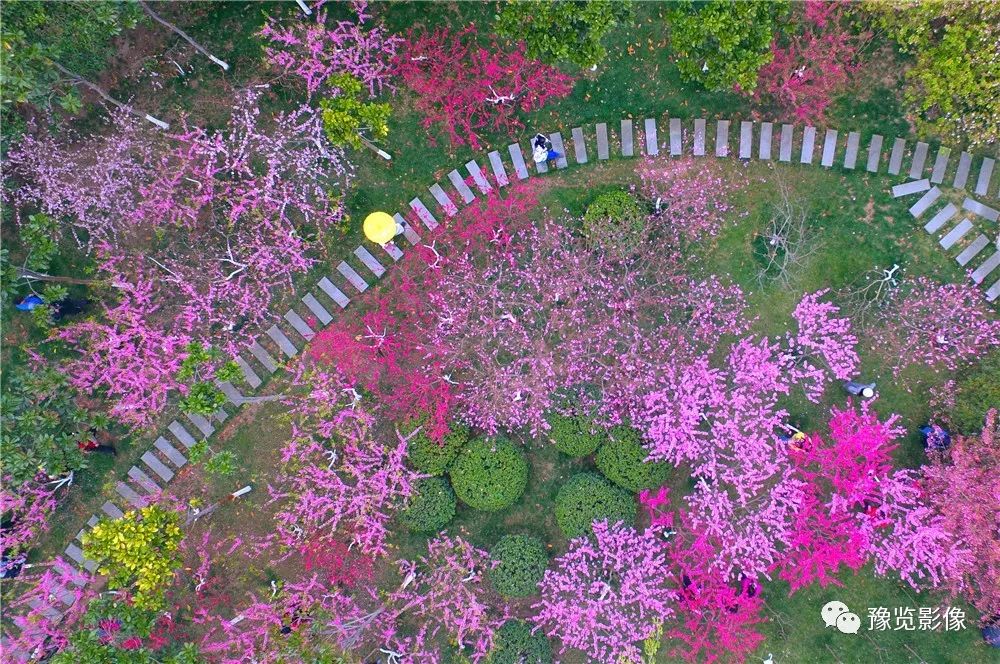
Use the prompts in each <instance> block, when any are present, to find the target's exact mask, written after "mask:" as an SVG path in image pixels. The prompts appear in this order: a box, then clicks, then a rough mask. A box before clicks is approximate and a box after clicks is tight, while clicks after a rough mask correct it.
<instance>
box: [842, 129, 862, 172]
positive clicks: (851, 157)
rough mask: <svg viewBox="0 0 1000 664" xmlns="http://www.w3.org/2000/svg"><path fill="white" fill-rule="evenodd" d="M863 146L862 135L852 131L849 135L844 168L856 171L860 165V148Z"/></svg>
mask: <svg viewBox="0 0 1000 664" xmlns="http://www.w3.org/2000/svg"><path fill="white" fill-rule="evenodd" d="M860 144H861V134H860V133H859V132H856V131H852V132H851V133H849V134H848V135H847V150H846V151H845V152H844V168H847V169H849V170H852V171H853V170H854V167H855V166H857V165H858V146H859V145H860Z"/></svg>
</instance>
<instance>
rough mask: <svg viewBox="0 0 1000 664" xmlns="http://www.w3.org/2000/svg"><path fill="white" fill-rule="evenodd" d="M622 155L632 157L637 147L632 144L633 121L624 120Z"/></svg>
mask: <svg viewBox="0 0 1000 664" xmlns="http://www.w3.org/2000/svg"><path fill="white" fill-rule="evenodd" d="M621 138H622V156H623V157H632V156H634V155H635V148H634V146H633V145H632V140H633V136H632V121H631V120H622V133H621Z"/></svg>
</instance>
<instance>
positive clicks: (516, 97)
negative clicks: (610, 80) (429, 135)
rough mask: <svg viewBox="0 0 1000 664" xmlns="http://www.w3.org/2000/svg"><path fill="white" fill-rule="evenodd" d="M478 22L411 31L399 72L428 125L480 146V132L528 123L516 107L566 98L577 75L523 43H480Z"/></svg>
mask: <svg viewBox="0 0 1000 664" xmlns="http://www.w3.org/2000/svg"><path fill="white" fill-rule="evenodd" d="M476 34H477V33H476V28H475V26H474V25H469V26H468V27H466V28H464V29H462V30H461V31H459V32H455V33H452V32H451V31H450V30H448V29H447V28H438V29H436V30H434V31H428V32H422V33H419V34H417V33H414V32H412V31H411V32H410V33H409V34H408V35H407V39H406V42H405V43H404V44H403V47H402V49H401V51H400V53H399V55H398V56H397V57H396V60H395V67H396V74H397V75H398V76H399V77H400V78H401V79H402V80H403V82H404V83H405V85H406V87H408V88H409V89H410V90H412V91H413V92H414V93H415V94H416V95H417V101H416V108H417V110H418V111H419V112H420V113H421V114H422V115H423V116H424V119H423V125H424V127H425V128H430V127H432V126H434V125H440V126H441V128H442V129H444V131H445V132H446V133H447V135H448V138H449V140H450V142H451V144H452V145H464V144H465V143H468V144H469V145H471V146H472V149H473V150H478V149H479V148H480V136H479V132H481V131H489V132H503V133H507V134H510V135H513V134H514V133H515V132H517V131H519V130H521V129H522V128H523V127H524V123H523V122H522V121H521V120H520V118H519V117H518V116H517V112H518V111H519V110H520V111H523V112H525V113H527V112H530V111H534V110H537V109H539V108H541V107H542V106H544V105H545V104H546V103H547V102H549V101H550V100H553V99H559V98H561V97H565V96H566V95H568V94H569V93H570V90H571V89H572V82H573V79H572V78H571V77H569V76H567V75H566V74H563V73H561V72H560V71H559V70H558V69H556V68H554V67H552V66H549V65H546V64H543V63H541V62H538V61H535V60H531V59H530V58H529V57H528V56H527V54H526V51H525V46H524V43H523V42H520V43H518V44H517V45H515V46H514V47H513V50H509V49H507V48H505V47H503V46H502V45H501V44H500V43H499V42H498V41H497V40H496V39H495V38H490V41H489V43H488V44H485V45H479V44H478V43H477V40H476Z"/></svg>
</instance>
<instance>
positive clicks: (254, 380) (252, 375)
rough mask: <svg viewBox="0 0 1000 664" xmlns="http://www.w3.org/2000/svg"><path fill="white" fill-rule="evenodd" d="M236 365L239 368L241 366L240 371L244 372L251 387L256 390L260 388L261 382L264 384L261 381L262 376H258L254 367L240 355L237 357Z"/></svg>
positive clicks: (244, 376)
mask: <svg viewBox="0 0 1000 664" xmlns="http://www.w3.org/2000/svg"><path fill="white" fill-rule="evenodd" d="M236 364H237V366H239V368H240V370H241V371H242V372H243V378H245V379H246V381H247V384H248V385H249V386H250V387H252V388H254V389H257V388H258V387H260V385H261V382H262V381H261V379H260V376H258V375H257V372H256V371H254V370H253V367H251V366H250V365H249V364H248V363H247V361H246V360H244V359H243V358H242V357H240V356H239V355H237V356H236Z"/></svg>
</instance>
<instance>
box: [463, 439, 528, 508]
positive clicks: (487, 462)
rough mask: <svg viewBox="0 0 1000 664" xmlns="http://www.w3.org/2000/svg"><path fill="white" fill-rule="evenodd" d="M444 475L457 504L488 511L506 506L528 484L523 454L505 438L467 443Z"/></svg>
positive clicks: (526, 463) (519, 495) (517, 496)
mask: <svg viewBox="0 0 1000 664" xmlns="http://www.w3.org/2000/svg"><path fill="white" fill-rule="evenodd" d="M448 472H449V474H450V475H451V483H452V486H454V487H455V493H456V494H457V495H458V497H459V498H460V499H461V501H462V502H463V503H465V504H466V505H468V506H469V507H473V508H475V509H477V510H486V511H488V512H494V511H496V510H501V509H503V508H505V507H508V506H510V505H511V504H512V503H513V502H514V501H515V500H517V499H518V498H520V497H521V494H522V493H524V487H525V486H526V485H527V484H528V462H527V461H525V459H524V453H522V452H521V450H519V449H517V448H516V447H514V445H513V444H512V443H511V442H510V441H509V440H507V439H506V438H494V439H486V438H480V439H478V440H474V441H472V442H470V443H469V444H468V445H466V446H465V449H463V450H462V451H461V452H460V453H459V455H458V458H457V459H455V462H454V463H453V464H452V465H451V468H450V469H449V471H448Z"/></svg>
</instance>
